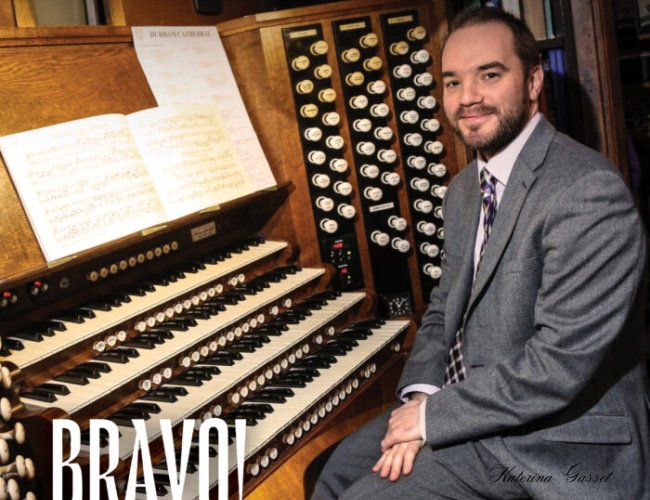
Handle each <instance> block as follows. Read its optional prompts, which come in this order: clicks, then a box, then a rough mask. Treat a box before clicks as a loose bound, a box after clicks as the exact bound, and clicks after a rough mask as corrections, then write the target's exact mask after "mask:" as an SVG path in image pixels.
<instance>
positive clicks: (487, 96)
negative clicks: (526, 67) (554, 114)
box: [442, 22, 542, 159]
mask: <svg viewBox="0 0 650 500" xmlns="http://www.w3.org/2000/svg"><path fill="white" fill-rule="evenodd" d="M533 75H534V76H531V77H530V78H529V77H527V75H524V73H523V68H522V65H521V61H520V60H519V58H518V57H517V55H516V54H515V51H514V37H513V35H512V32H511V31H510V29H509V28H508V27H507V26H506V25H504V24H502V23H497V22H491V23H487V24H479V25H475V26H468V27H465V28H461V29H459V30H457V31H455V32H454V33H452V34H451V35H450V37H449V39H448V40H447V43H446V45H445V48H444V51H443V53H442V76H443V86H444V97H443V101H444V108H445V113H446V114H447V118H449V121H450V122H451V124H452V126H453V127H454V129H455V131H456V133H457V134H458V135H459V136H460V138H461V139H462V140H463V142H464V143H465V144H466V145H467V146H469V147H471V148H474V149H477V150H479V151H480V152H481V153H482V154H483V156H484V157H485V158H486V159H489V158H490V157H491V156H493V155H494V154H495V153H497V152H499V151H500V150H501V149H503V147H505V146H506V145H507V144H509V143H510V142H511V141H512V140H513V139H514V138H515V137H517V135H518V134H519V132H521V130H522V129H523V127H524V126H525V125H526V123H527V122H528V120H529V119H530V117H531V116H532V115H533V114H534V112H535V111H536V110H537V102H536V100H537V96H538V94H539V90H540V88H541V78H542V76H541V69H540V68H537V69H536V70H534V71H533Z"/></svg>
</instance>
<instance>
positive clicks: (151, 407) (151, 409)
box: [126, 401, 161, 414]
mask: <svg viewBox="0 0 650 500" xmlns="http://www.w3.org/2000/svg"><path fill="white" fill-rule="evenodd" d="M126 408H138V409H140V410H144V411H146V412H148V413H153V414H156V413H160V412H161V409H160V406H158V405H157V404H156V403H145V402H141V401H135V402H133V403H131V404H129V405H128V406H127V407H126Z"/></svg>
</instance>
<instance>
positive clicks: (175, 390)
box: [151, 386, 187, 397]
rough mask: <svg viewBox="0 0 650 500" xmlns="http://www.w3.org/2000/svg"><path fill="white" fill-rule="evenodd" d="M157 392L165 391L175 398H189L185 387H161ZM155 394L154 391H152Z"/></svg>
mask: <svg viewBox="0 0 650 500" xmlns="http://www.w3.org/2000/svg"><path fill="white" fill-rule="evenodd" d="M156 390H157V391H164V392H168V393H170V394H174V395H175V396H181V397H182V396H187V389H185V387H170V386H163V387H159V388H158V389H156ZM151 392H153V391H151Z"/></svg>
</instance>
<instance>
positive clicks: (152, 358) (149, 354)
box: [23, 268, 325, 414]
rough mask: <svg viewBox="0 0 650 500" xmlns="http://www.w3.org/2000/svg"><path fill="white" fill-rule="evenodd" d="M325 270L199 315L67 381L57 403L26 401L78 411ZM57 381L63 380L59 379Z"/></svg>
mask: <svg viewBox="0 0 650 500" xmlns="http://www.w3.org/2000/svg"><path fill="white" fill-rule="evenodd" d="M324 272H325V271H324V270H322V269H307V268H305V269H302V270H301V271H298V272H297V273H296V274H293V275H291V274H289V275H287V278H286V279H284V280H282V281H280V282H278V283H270V286H269V288H266V289H264V290H263V291H260V292H258V293H257V294H256V295H251V296H247V299H246V300H245V301H243V302H240V303H238V304H235V305H229V306H226V310H225V311H222V312H220V313H219V314H218V315H216V316H214V317H211V318H210V319H206V320H203V319H197V323H198V325H197V326H194V327H190V329H189V330H187V331H184V332H176V334H175V336H174V338H173V339H168V340H166V341H165V343H164V344H161V345H157V346H156V348H155V349H139V350H138V352H139V353H140V356H139V357H137V358H132V359H131V361H130V362H129V363H126V364H118V363H111V368H112V370H111V372H110V373H104V374H102V376H101V377H100V378H98V379H89V383H88V384H87V385H83V386H82V385H75V384H71V383H65V384H64V385H66V386H67V387H68V388H69V389H70V394H68V395H66V396H57V398H58V400H57V401H54V402H53V403H50V404H44V403H42V402H36V403H35V402H33V401H32V400H26V401H23V402H24V403H26V404H29V405H33V406H38V407H55V408H61V409H62V410H64V411H66V412H68V413H71V414H72V413H75V412H77V411H79V410H81V409H83V408H85V407H86V406H88V405H89V404H92V403H93V402H95V401H97V400H98V399H100V398H101V397H102V396H103V395H105V394H108V393H111V392H113V391H116V390H118V388H119V387H120V386H121V385H124V384H126V383H127V382H130V381H131V380H135V379H137V378H139V377H141V376H143V375H144V374H146V373H147V372H149V371H150V370H151V369H152V368H153V367H154V366H156V365H158V364H160V362H161V361H162V360H165V359H170V358H173V357H174V356H177V355H179V354H180V353H182V352H184V351H186V350H187V349H188V348H189V347H190V346H191V345H193V344H195V343H198V342H201V341H204V340H205V339H207V338H208V337H210V336H211V335H213V334H214V333H216V332H217V331H219V330H222V329H226V328H228V327H229V326H231V325H233V324H235V323H237V322H238V321H240V320H242V319H244V318H245V317H246V316H248V315H250V314H252V313H253V312H254V311H256V310H257V309H259V308H261V307H265V306H268V305H269V304H271V303H273V302H274V301H275V300H277V299H278V298H280V297H282V296H284V295H286V294H288V293H290V292H291V291H293V290H295V289H297V288H299V287H300V286H303V285H305V284H307V283H309V282H311V281H313V280H315V279H317V278H318V277H320V276H322V275H323V274H324ZM55 382H56V383H57V384H63V383H62V382H59V381H55Z"/></svg>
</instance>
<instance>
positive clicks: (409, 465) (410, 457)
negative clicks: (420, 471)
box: [402, 443, 420, 476]
mask: <svg viewBox="0 0 650 500" xmlns="http://www.w3.org/2000/svg"><path fill="white" fill-rule="evenodd" d="M418 451H420V445H419V444H418V445H417V448H416V447H415V446H412V445H411V443H409V447H408V449H407V450H406V451H405V452H404V464H403V465H402V472H403V473H404V475H405V476H407V475H409V474H410V473H411V471H412V470H413V462H415V457H416V455H417V453H418Z"/></svg>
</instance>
